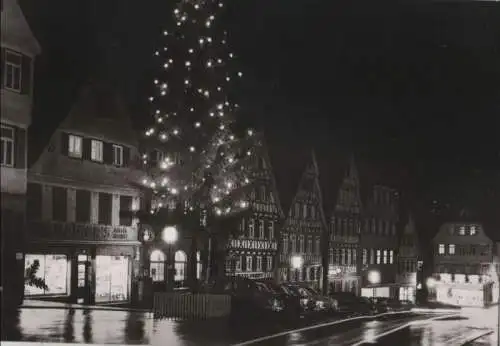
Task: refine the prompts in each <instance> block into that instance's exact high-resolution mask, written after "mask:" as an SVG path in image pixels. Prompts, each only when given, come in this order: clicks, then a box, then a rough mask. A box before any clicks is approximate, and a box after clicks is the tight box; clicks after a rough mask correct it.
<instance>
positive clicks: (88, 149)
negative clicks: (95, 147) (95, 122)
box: [82, 138, 92, 160]
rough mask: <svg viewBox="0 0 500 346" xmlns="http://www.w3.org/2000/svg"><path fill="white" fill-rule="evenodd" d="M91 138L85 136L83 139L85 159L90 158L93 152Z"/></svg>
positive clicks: (83, 155)
mask: <svg viewBox="0 0 500 346" xmlns="http://www.w3.org/2000/svg"><path fill="white" fill-rule="evenodd" d="M91 143H92V142H91V140H90V138H83V140H82V158H83V159H84V160H90V157H91V152H92V144H91Z"/></svg>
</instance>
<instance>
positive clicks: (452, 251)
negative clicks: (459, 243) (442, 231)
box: [448, 244, 455, 255]
mask: <svg viewBox="0 0 500 346" xmlns="http://www.w3.org/2000/svg"><path fill="white" fill-rule="evenodd" d="M448 253H449V254H450V255H454V254H455V244H450V245H448Z"/></svg>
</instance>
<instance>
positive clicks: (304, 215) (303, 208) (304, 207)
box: [302, 204, 307, 219]
mask: <svg viewBox="0 0 500 346" xmlns="http://www.w3.org/2000/svg"><path fill="white" fill-rule="evenodd" d="M302 214H303V215H302V216H303V217H304V219H307V204H304V205H303V206H302Z"/></svg>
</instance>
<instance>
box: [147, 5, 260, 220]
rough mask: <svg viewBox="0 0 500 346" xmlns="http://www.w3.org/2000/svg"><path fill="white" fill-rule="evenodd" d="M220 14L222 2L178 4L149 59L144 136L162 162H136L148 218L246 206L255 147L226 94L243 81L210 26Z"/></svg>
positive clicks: (234, 210) (220, 36)
mask: <svg viewBox="0 0 500 346" xmlns="http://www.w3.org/2000/svg"><path fill="white" fill-rule="evenodd" d="M223 10H224V4H223V3H222V2H221V1H213V0H182V1H180V2H179V3H178V4H177V6H176V8H175V9H174V11H173V16H174V21H175V25H174V28H173V29H172V30H165V31H164V32H163V38H164V40H165V41H164V46H163V47H161V49H158V50H157V51H155V52H154V59H155V60H156V62H157V63H158V65H159V66H160V69H159V72H158V75H157V77H156V78H155V79H154V81H153V83H154V86H153V87H154V93H153V95H151V96H150V97H149V101H150V103H151V105H152V110H153V114H152V116H153V119H154V125H152V126H151V127H150V128H148V129H147V130H146V131H145V136H146V138H147V139H148V141H147V142H148V144H149V145H148V147H149V148H151V146H153V147H154V148H156V150H158V151H159V152H161V153H164V155H161V157H151V151H150V152H149V153H145V154H143V156H142V159H143V164H144V165H145V166H147V167H148V169H147V173H148V174H147V176H145V177H144V178H143V180H142V183H143V185H144V186H146V187H148V188H150V189H151V190H152V191H153V193H154V201H153V204H152V210H151V213H152V214H154V213H156V212H158V211H159V210H160V209H161V208H165V207H169V206H172V205H178V204H177V203H182V204H183V205H184V207H185V212H186V213H187V212H189V210H191V211H192V210H195V209H197V208H200V209H201V210H205V211H207V210H212V211H213V214H214V215H219V216H227V215H232V214H234V213H237V212H240V211H242V210H245V209H247V208H248V207H249V203H248V201H247V199H246V196H247V193H248V191H247V189H246V188H245V187H247V186H250V183H251V181H250V180H251V167H252V164H253V162H254V156H255V155H254V154H255V149H256V145H257V142H256V140H255V136H254V132H253V130H251V129H246V130H245V131H240V132H242V133H241V134H239V133H238V131H236V128H237V126H236V121H235V113H236V112H237V110H238V108H239V107H238V104H237V103H235V101H234V100H233V98H234V97H233V96H232V91H234V87H235V85H236V83H238V82H239V80H240V79H241V77H242V75H243V74H242V72H240V71H237V70H234V65H235V64H234V63H235V60H234V58H235V55H234V54H233V53H232V52H231V51H230V50H229V48H228V45H227V32H225V31H222V32H220V33H219V31H220V30H219V28H217V25H216V24H218V23H217V19H218V18H220V16H221V11H223ZM153 163H154V164H153Z"/></svg>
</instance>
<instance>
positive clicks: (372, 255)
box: [370, 249, 375, 264]
mask: <svg viewBox="0 0 500 346" xmlns="http://www.w3.org/2000/svg"><path fill="white" fill-rule="evenodd" d="M370 264H375V250H373V249H370Z"/></svg>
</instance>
